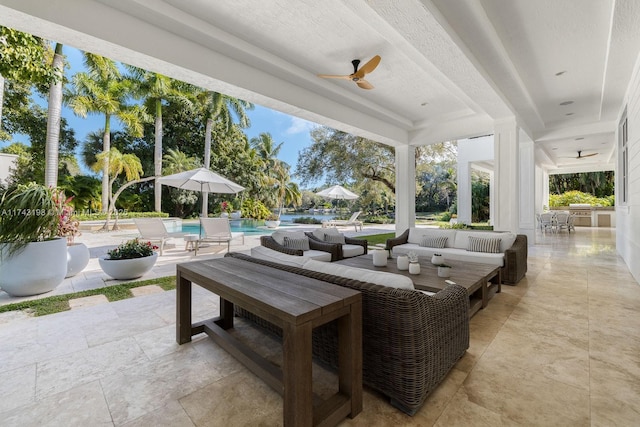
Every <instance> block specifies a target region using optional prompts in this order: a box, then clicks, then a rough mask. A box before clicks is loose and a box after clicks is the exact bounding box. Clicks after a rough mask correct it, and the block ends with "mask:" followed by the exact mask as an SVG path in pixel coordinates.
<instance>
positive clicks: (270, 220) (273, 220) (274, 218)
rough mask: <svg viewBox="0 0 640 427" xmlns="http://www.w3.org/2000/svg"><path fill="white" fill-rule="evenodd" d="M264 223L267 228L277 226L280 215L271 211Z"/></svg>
mask: <svg viewBox="0 0 640 427" xmlns="http://www.w3.org/2000/svg"><path fill="white" fill-rule="evenodd" d="M264 225H266V226H267V228H278V227H279V226H280V216H278V215H276V214H274V213H272V214H271V215H269V216H268V217H267V219H266V220H265V221H264Z"/></svg>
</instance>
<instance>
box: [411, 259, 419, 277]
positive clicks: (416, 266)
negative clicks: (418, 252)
mask: <svg viewBox="0 0 640 427" xmlns="http://www.w3.org/2000/svg"><path fill="white" fill-rule="evenodd" d="M409 274H420V264H418V263H417V262H410V263H409Z"/></svg>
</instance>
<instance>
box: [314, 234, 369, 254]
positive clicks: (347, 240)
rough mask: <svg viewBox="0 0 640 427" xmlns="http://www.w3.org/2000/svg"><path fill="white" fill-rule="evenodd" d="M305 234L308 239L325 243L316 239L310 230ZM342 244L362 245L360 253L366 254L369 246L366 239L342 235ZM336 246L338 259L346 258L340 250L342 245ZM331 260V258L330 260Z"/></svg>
mask: <svg viewBox="0 0 640 427" xmlns="http://www.w3.org/2000/svg"><path fill="white" fill-rule="evenodd" d="M304 234H306V235H307V237H309V240H315V241H317V242H320V243H326V242H324V241H322V240H320V239H318V237H316V236H315V235H314V234H313V233H311V232H306V233H304ZM344 244H345V245H357V246H362V248H363V253H361V254H360V255H366V254H367V251H368V248H369V243H368V242H367V241H366V240H362V239H352V238H350V237H347V236H344ZM338 246H339V248H340V250H339V253H338V257H339V258H338V259H344V258H347V257H346V256H345V254H344V251H343V250H342V249H343V248H342V246H343V245H341V244H339V243H338ZM332 261H333V260H332Z"/></svg>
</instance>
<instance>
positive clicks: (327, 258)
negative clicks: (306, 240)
mask: <svg viewBox="0 0 640 427" xmlns="http://www.w3.org/2000/svg"><path fill="white" fill-rule="evenodd" d="M302 256H303V258H306V259H307V260H308V259H309V258H311V259H314V260H316V261H324V262H331V253H330V252H325V251H317V250H314V249H311V250H310V251H304V252H303V253H302Z"/></svg>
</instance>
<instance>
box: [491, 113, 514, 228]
mask: <svg viewBox="0 0 640 427" xmlns="http://www.w3.org/2000/svg"><path fill="white" fill-rule="evenodd" d="M518 133H519V132H518V126H517V123H516V121H515V119H505V120H499V121H496V125H495V134H494V140H493V141H494V142H493V143H494V156H495V183H496V189H495V212H494V213H495V217H494V218H493V219H494V221H493V229H494V230H499V231H511V232H514V233H517V232H518V229H519V224H518V222H519V217H520V215H519V210H520V203H519V200H520V197H519V196H520V194H519V193H520V179H519V178H520V177H519V173H518V172H519V167H520V162H519V147H518V140H519V135H518Z"/></svg>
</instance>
